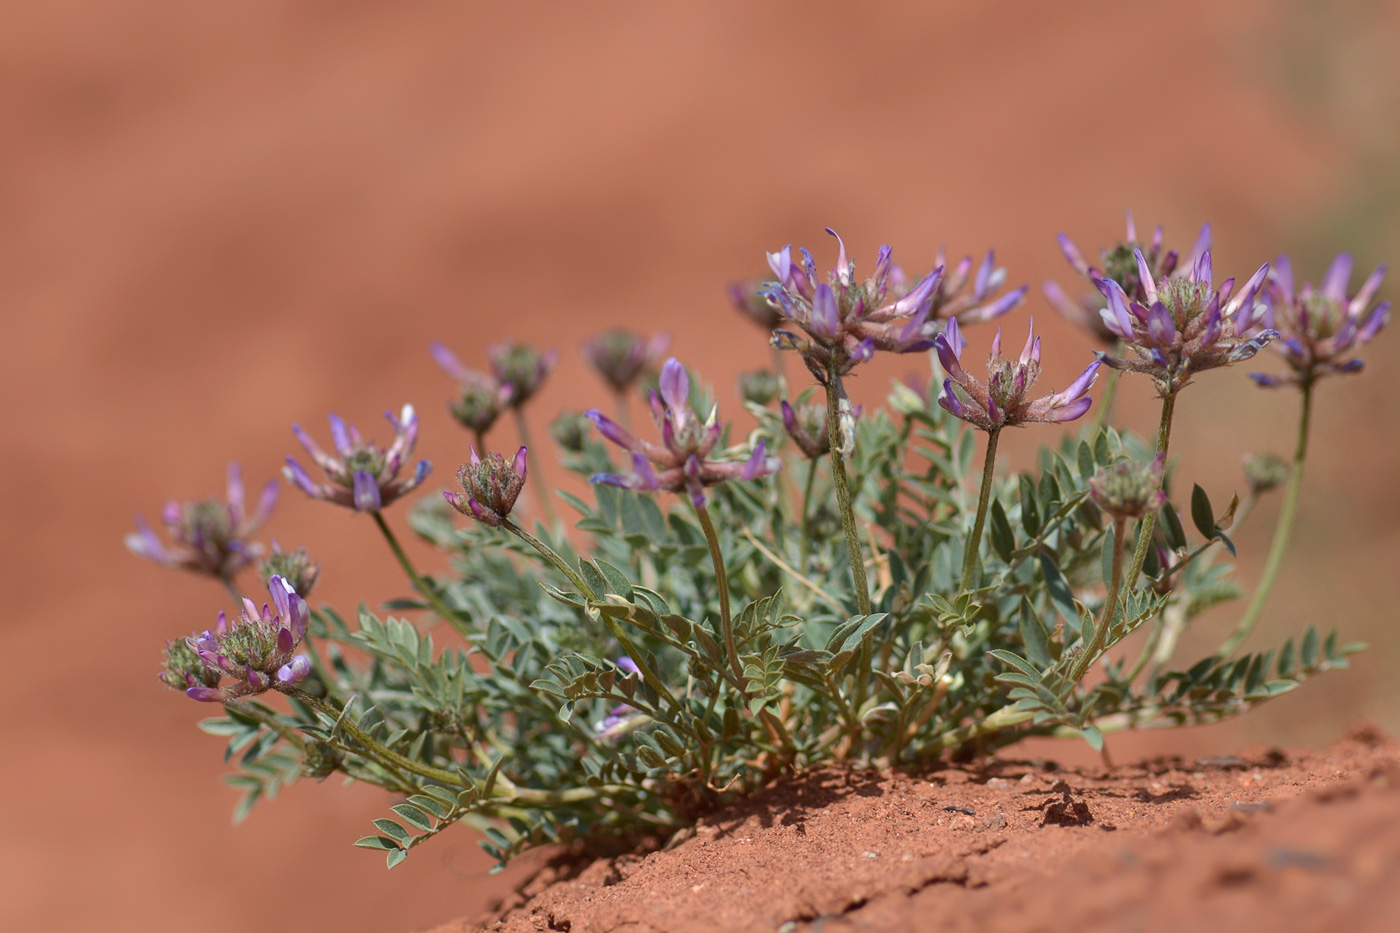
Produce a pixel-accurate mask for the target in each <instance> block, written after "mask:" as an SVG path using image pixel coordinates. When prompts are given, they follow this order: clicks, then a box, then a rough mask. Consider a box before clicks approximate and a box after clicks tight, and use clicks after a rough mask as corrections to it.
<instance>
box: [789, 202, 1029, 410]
mask: <svg viewBox="0 0 1400 933" xmlns="http://www.w3.org/2000/svg"><path fill="white" fill-rule="evenodd" d="M826 232H827V233H829V234H831V235H832V236H834V237H836V242H837V244H838V255H837V259H836V267H835V268H834V269H832V270H831V272H830V273H829V274H828V275H827V278H826V281H820V280H819V278H818V276H817V270H816V262H815V261H814V260H813V259H812V254H811V253H809V252H808V251H807V250H805V249H803V250H802V257H803V261H802V262H801V263H800V264H798V263H794V262H793V259H792V247H791V246H784V247H783V248H782V249H781V250H779V251H778V252H776V253H769V254H768V265H769V266H770V268H772V270H773V274H774V275H775V276H777V281H775V282H774V283H773V284H772V285H771V286H770V287H769V288H768V290H767V291H766V292H765V293H764V294H765V296H766V297H767V298H768V300H769V302H770V303H771V304H773V305H774V307H776V308H777V309H778V310H780V311H781V312H782V316H783V318H784V319H785V320H786V321H788V322H790V323H792V324H795V325H796V326H798V327H800V328H801V329H802V331H803V332H804V334H805V336H803V335H800V334H796V333H793V332H792V331H787V330H777V331H775V332H774V333H773V345H774V346H775V347H778V348H779V349H784V350H796V351H798V352H799V353H801V354H802V359H803V362H805V363H806V364H807V368H808V369H809V370H811V372H812V374H813V376H815V377H816V379H817V381H818V382H820V383H822V384H823V385H827V384H828V383H829V381H830V378H831V375H830V374H831V373H833V372H834V373H835V375H836V376H838V377H839V376H842V375H844V374H846V373H848V372H850V371H851V369H852V368H854V367H855V366H856V365H857V364H859V363H863V362H865V361H866V360H869V359H870V358H871V357H872V356H874V355H875V351H876V350H886V351H889V352H893V353H914V352H917V351H920V350H927V349H929V348H930V347H932V346H933V338H934V334H935V332H936V330H937V325H936V323H934V322H935V321H936V319H937V318H938V317H939V316H940V315H941V316H944V317H948V318H950V319H958V318H961V319H963V320H965V321H966V320H987V319H990V318H992V317H996V316H997V315H1000V314H1003V313H1005V312H1006V311H1009V310H1011V308H1013V307H1015V306H1016V304H1017V303H1019V302H1020V300H1021V299H1022V297H1024V295H1025V289H1024V288H1021V289H1018V290H1016V291H1014V292H1010V293H1008V294H1006V295H1003V296H1002V297H1000V298H993V295H994V294H995V292H996V291H997V290H998V289H999V288H1000V287H1001V284H1002V282H1003V281H1004V279H1005V274H1004V273H1003V272H1002V270H999V269H997V268H996V264H995V259H994V256H993V254H992V253H991V252H988V253H987V259H986V261H985V262H984V263H983V264H982V266H981V267H980V268H979V269H978V272H977V275H976V277H975V280H974V285H973V290H972V292H971V294H970V295H968V296H962V297H960V294H959V293H960V292H961V291H962V289H963V288H964V286H965V285H966V284H967V283H968V280H969V277H970V274H971V269H972V261H971V259H970V258H969V259H967V260H965V261H964V263H963V264H962V265H960V266H959V268H958V270H956V271H955V272H954V274H953V276H952V277H950V279H949V281H948V282H945V281H944V268H945V267H944V266H943V265H939V266H938V267H937V268H935V269H934V270H933V271H932V272H930V273H929V274H928V275H926V276H924V277H923V278H922V279H920V280H919V281H918V283H917V284H915V285H914V286H913V288H911V289H909V290H908V291H907V292H906V291H904V290H903V288H902V282H903V275H902V273H898V274H897V267H895V266H894V264H893V261H892V253H891V250H890V248H889V247H888V246H882V247H880V252H879V254H878V256H877V257H876V260H875V268H874V272H873V274H872V275H871V276H870V278H868V279H866V280H864V281H863V282H862V281H857V279H856V276H855V264H854V263H853V262H851V261H850V260H849V259H848V258H847V257H846V244H845V242H844V241H842V239H841V237H840V236H839V235H837V233H836V232H835V231H834V230H831V229H830V228H828V229H827V231H826ZM887 298H888V299H892V300H889V301H887V300H886V299H887Z"/></svg>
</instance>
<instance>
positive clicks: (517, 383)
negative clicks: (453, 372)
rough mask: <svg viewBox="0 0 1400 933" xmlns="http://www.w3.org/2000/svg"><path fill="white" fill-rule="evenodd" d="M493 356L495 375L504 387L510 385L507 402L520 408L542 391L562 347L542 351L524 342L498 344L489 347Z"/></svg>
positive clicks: (492, 363)
mask: <svg viewBox="0 0 1400 933" xmlns="http://www.w3.org/2000/svg"><path fill="white" fill-rule="evenodd" d="M487 353H488V354H489V355H490V357H491V374H492V375H493V376H495V377H496V381H497V382H498V383H500V384H501V385H502V386H507V387H509V396H508V398H507V400H506V404H507V405H508V406H509V407H511V408H519V407H520V406H521V405H523V404H525V403H526V402H527V401H529V400H530V399H531V398H532V397H533V396H534V395H535V393H537V392H539V390H540V387H541V386H542V385H544V380H545V377H547V376H548V375H549V373H550V371H551V370H552V369H554V366H555V364H556V363H558V362H559V351H558V350H547V351H546V352H544V353H541V352H539V351H538V350H536V349H535V348H534V347H528V346H526V345H525V344H522V343H512V342H506V343H498V344H496V345H495V346H493V347H491V348H490V349H489V350H487Z"/></svg>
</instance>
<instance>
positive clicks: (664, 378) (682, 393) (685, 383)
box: [600, 356, 690, 430]
mask: <svg viewBox="0 0 1400 933" xmlns="http://www.w3.org/2000/svg"><path fill="white" fill-rule="evenodd" d="M689 397H690V377H689V376H688V375H687V374H686V371H685V367H684V366H682V365H681V362H680V360H678V359H676V358H675V357H674V356H673V357H671V358H670V359H669V360H667V361H666V365H665V366H663V367H661V398H662V399H663V400H665V402H666V406H667V407H668V408H671V409H673V410H679V409H682V408H684V407H685V402H686V399H687V398H689ZM600 430H601V428H600Z"/></svg>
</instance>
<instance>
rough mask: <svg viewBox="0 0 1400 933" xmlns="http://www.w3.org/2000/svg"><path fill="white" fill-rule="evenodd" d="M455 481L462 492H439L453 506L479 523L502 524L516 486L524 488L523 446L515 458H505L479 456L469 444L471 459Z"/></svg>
mask: <svg viewBox="0 0 1400 933" xmlns="http://www.w3.org/2000/svg"><path fill="white" fill-rule="evenodd" d="M457 482H459V483H461V485H462V491H463V492H465V493H466V495H465V496H461V495H458V494H457V493H455V492H445V493H443V497H444V498H445V499H447V501H448V502H449V503H450V504H451V505H452V507H453V508H454V509H456V510H457V511H459V512H461V513H462V514H463V515H470V516H472V517H473V518H475V519H476V520H477V521H479V522H481V523H482V524H483V525H488V526H490V527H492V528H501V527H504V525H505V524H506V521H507V519H508V518H509V517H510V512H511V509H513V508H515V500H516V499H518V498H519V497H520V490H522V489H524V488H525V448H524V447H522V448H520V450H518V451H516V454H515V459H513V460H509V461H508V460H506V458H505V457H502V456H501V455H500V454H487V455H486V456H485V457H481V456H479V455H478V454H477V452H476V449H475V448H473V449H472V456H471V462H470V463H467V464H463V466H462V468H461V469H460V470H458V471H457Z"/></svg>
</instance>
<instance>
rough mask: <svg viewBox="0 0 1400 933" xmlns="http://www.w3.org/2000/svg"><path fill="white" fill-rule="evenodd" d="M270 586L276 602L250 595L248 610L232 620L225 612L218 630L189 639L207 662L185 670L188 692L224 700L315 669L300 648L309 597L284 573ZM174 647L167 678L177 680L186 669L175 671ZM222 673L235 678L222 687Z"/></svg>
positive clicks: (278, 686)
mask: <svg viewBox="0 0 1400 933" xmlns="http://www.w3.org/2000/svg"><path fill="white" fill-rule="evenodd" d="M267 589H268V593H269V594H270V595H271V597H272V604H271V605H268V604H267V603H263V606H262V609H261V610H259V609H258V606H257V604H256V603H254V602H253V601H252V600H251V599H244V600H243V611H242V613H241V614H240V615H239V616H238V617H237V618H236V619H234V620H233V621H232V622H230V621H229V619H228V616H227V615H226V614H225V613H223V612H220V613H219V621H218V623H217V624H216V625H215V626H214V628H213V629H212V630H206V631H204V632H202V633H200V634H199V635H192V636H190V637H189V638H188V639H186V644H187V646H188V647H189V649H190V650H192V651H193V652H194V654H195V655H196V656H197V657H198V658H199V660H200V662H201V663H202V664H203V665H204V672H203V675H202V676H198V675H196V674H195V672H193V671H190V670H186V671H185V672H184V673H185V675H186V676H185V683H186V686H185V693H186V694H187V695H188V696H190V697H192V698H193V699H196V700H199V701H201V702H205V703H222V702H226V701H228V700H236V699H238V698H239V697H244V696H252V695H254V694H258V693H262V692H264V691H266V690H274V689H275V690H287V689H289V688H290V687H292V686H293V685H294V684H296V683H298V682H300V681H301V680H302V679H304V678H305V677H306V675H307V674H308V673H310V672H311V662H310V661H309V660H307V657H306V655H302V654H297V653H296V649H297V646H299V645H300V644H301V642H302V639H303V638H305V637H306V623H307V618H308V616H309V613H308V611H307V608H306V601H305V600H303V599H302V598H301V597H300V596H298V595H297V592H296V590H294V589H292V588H291V586H290V585H288V584H287V582H286V581H285V580H283V579H282V578H281V577H273V578H272V579H271V580H269V581H268V585H267ZM172 653H173V652H171V651H167V654H166V657H167V665H166V672H165V673H164V674H163V675H162V678H161V679H162V680H165V682H166V683H167V684H171V685H172V686H177V684H174V683H172V679H174V677H176V676H178V674H179V673H180V672H179V671H178V670H176V671H175V672H174V673H173V674H172V669H171V665H170V662H171V659H172ZM182 657H183V655H182ZM176 660H178V659H176ZM221 677H229V678H231V679H232V680H233V683H232V684H230V685H228V686H224V687H220V686H218V684H219V681H220V679H221Z"/></svg>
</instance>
